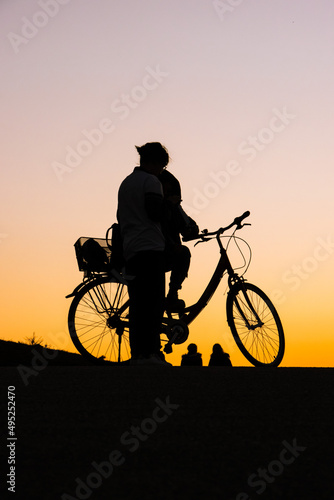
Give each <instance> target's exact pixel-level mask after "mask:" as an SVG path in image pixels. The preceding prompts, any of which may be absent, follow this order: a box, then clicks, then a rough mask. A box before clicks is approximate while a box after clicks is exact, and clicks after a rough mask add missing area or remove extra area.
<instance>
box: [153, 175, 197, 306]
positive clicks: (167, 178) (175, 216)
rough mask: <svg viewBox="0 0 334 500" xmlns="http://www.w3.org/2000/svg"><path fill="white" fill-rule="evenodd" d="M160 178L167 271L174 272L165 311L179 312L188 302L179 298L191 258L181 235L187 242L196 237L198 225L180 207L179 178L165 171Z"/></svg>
mask: <svg viewBox="0 0 334 500" xmlns="http://www.w3.org/2000/svg"><path fill="white" fill-rule="evenodd" d="M158 178H159V180H160V182H161V184H162V188H163V193H164V216H163V220H162V230H163V233H164V236H165V240H166V247H165V258H166V272H168V271H171V276H170V283H169V291H168V294H167V297H166V309H167V310H169V311H170V312H172V311H173V312H179V313H180V312H182V311H183V309H184V307H185V303H184V301H183V300H181V299H179V296H178V291H179V290H180V289H181V288H182V283H183V281H184V280H185V278H186V277H187V276H188V271H189V266H190V258H191V254H190V250H189V248H188V247H186V246H185V245H182V242H181V238H180V234H181V235H182V236H183V237H184V238H185V239H187V238H188V239H190V238H192V237H195V236H197V234H198V232H199V229H198V226H197V224H196V222H195V221H194V220H193V219H192V218H191V217H189V216H188V215H187V214H186V213H185V211H184V210H183V208H182V207H181V201H182V199H181V186H180V183H179V181H178V180H177V179H176V177H175V176H174V175H173V174H171V173H170V172H168V171H167V170H163V171H162V172H161V174H160V175H159V177H158Z"/></svg>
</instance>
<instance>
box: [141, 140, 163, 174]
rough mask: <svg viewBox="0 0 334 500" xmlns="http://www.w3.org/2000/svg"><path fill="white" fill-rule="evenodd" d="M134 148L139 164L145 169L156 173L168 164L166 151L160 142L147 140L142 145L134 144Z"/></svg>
mask: <svg viewBox="0 0 334 500" xmlns="http://www.w3.org/2000/svg"><path fill="white" fill-rule="evenodd" d="M136 149H137V151H138V154H139V157H140V166H141V167H142V168H144V169H145V170H147V171H149V172H152V173H155V174H156V175H157V174H159V173H160V172H162V170H163V169H164V168H166V166H167V165H168V162H169V154H168V151H167V149H166V148H165V147H164V146H163V145H162V144H160V142H147V143H146V144H144V145H143V146H136Z"/></svg>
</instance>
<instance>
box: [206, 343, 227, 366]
mask: <svg viewBox="0 0 334 500" xmlns="http://www.w3.org/2000/svg"><path fill="white" fill-rule="evenodd" d="M209 366H232V363H231V360H230V355H229V354H228V353H227V352H224V349H223V348H222V346H221V345H220V344H215V345H214V346H213V347H212V354H211V357H210V361H209Z"/></svg>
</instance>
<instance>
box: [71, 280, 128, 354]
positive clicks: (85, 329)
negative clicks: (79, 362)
mask: <svg viewBox="0 0 334 500" xmlns="http://www.w3.org/2000/svg"><path fill="white" fill-rule="evenodd" d="M68 327H69V332H70V335H71V339H72V341H73V343H74V345H75V347H76V348H77V350H78V351H79V352H80V353H81V354H82V355H83V356H85V357H86V358H88V359H89V360H90V361H93V362H101V361H109V362H114V363H124V362H126V361H128V360H129V359H130V357H131V354H130V342H129V296H128V289H127V286H126V285H125V284H123V283H118V282H116V281H115V280H114V281H111V279H110V278H108V277H99V278H96V279H94V280H92V281H90V282H88V283H87V285H85V286H83V287H82V288H81V289H80V290H79V292H78V293H77V294H76V295H75V297H74V299H73V301H72V304H71V306H70V310H69V313H68Z"/></svg>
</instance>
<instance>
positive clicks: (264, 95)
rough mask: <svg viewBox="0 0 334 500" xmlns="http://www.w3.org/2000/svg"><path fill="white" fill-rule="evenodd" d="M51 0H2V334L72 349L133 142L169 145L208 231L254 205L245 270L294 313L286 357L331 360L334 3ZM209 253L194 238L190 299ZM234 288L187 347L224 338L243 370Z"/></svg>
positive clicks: (302, 361) (208, 264) (206, 315)
mask: <svg viewBox="0 0 334 500" xmlns="http://www.w3.org/2000/svg"><path fill="white" fill-rule="evenodd" d="M227 3H229V2H228V0H227ZM46 4H47V2H43V1H41V2H35V1H33V0H29V1H26V0H25V1H23V0H20V1H17V2H15V4H13V3H12V2H2V3H1V6H0V11H1V16H0V23H1V24H2V33H3V37H2V51H1V67H2V78H1V83H0V86H1V95H2V97H3V110H2V113H1V120H2V131H3V132H2V135H1V138H0V141H1V151H2V168H1V203H2V217H1V223H0V254H1V261H2V280H1V281H2V286H1V297H0V298H1V304H2V305H1V337H2V338H4V339H8V340H9V339H11V340H22V339H24V338H25V337H30V336H32V334H33V332H36V335H37V336H41V337H43V339H44V341H45V342H46V343H48V344H51V345H52V346H54V347H58V348H66V349H71V350H74V347H73V346H72V345H71V342H70V340H69V337H68V332H67V325H66V321H67V311H68V307H69V301H68V300H66V299H65V298H64V297H65V295H66V294H68V293H69V292H71V291H72V289H73V288H74V287H75V286H76V285H77V284H78V283H79V282H80V280H81V279H82V276H81V274H80V273H79V271H78V269H77V264H76V260H75V254H74V248H73V244H74V242H75V240H76V239H77V238H78V237H79V236H96V237H103V236H104V234H105V231H106V229H107V227H109V226H110V225H111V224H112V223H113V222H114V221H115V213H116V197H117V190H118V186H119V184H120V182H121V181H122V179H123V178H124V177H125V176H126V175H128V173H129V172H130V171H131V170H132V168H133V167H134V166H135V164H136V162H137V155H136V151H135V148H134V145H136V144H137V145H140V144H143V143H145V142H148V141H155V140H157V141H160V142H162V143H163V144H165V145H166V146H167V148H168V150H169V152H170V155H171V157H172V162H171V164H170V166H169V168H170V170H171V171H172V172H173V173H174V174H175V175H177V177H178V178H179V179H180V181H181V184H182V191H183V200H184V202H183V203H184V207H185V208H186V210H187V211H188V212H189V214H190V215H192V216H193V217H194V218H195V219H196V221H197V222H198V224H199V226H200V227H201V229H203V228H206V227H207V228H208V229H210V230H214V229H216V228H218V227H220V226H222V225H226V224H228V223H229V222H230V221H231V220H232V219H233V218H234V217H235V216H236V215H240V214H241V213H243V212H244V211H245V210H250V212H251V217H250V219H249V221H250V222H251V223H252V226H251V227H248V228H246V229H245V230H244V232H243V234H242V235H241V234H240V236H243V237H245V239H246V240H247V241H248V242H249V244H250V245H251V247H252V251H253V256H252V262H251V266H250V269H249V271H248V273H247V277H248V279H249V281H250V282H253V283H255V284H256V285H258V286H259V287H260V288H263V289H264V291H265V292H266V293H267V294H268V295H269V296H270V297H271V298H272V299H273V301H274V302H275V304H276V306H277V309H278V311H279V313H280V316H281V318H282V321H283V325H284V328H285V333H286V338H287V348H286V356H285V358H284V360H283V363H282V366H334V362H333V356H332V352H333V348H334V341H333V335H332V324H333V307H332V296H333V292H332V287H331V281H330V277H331V276H332V275H333V267H334V266H333V262H334V258H333V257H334V255H333V254H334V244H333V242H334V235H333V224H332V215H333V208H334V207H333V205H334V203H333V194H332V191H333V187H332V186H333V182H332V181H333V169H332V164H333V148H332V136H333V118H332V109H333V104H334V103H333V99H334V97H333V91H332V89H333V77H334V75H333V70H332V65H331V61H332V54H333V48H334V35H333V29H332V21H331V20H332V16H333V13H334V12H333V11H334V5H333V3H332V2H331V1H330V0H320V1H319V0H318V1H316V0H310V1H308V2H307V3H306V2H304V1H302V0H296V1H294V2H290V1H288V0H280V1H275V2H274V1H267V0H259V1H257V2H253V1H249V2H239V5H238V6H236V5H235V4H234V6H232V3H231V5H230V7H231V8H230V9H228V12H226V13H224V12H223V11H222V10H219V9H218V7H217V2H202V1H199V0H198V1H197V0H195V1H193V0H191V1H190V0H185V1H183V2H178V1H177V0H171V1H168V2H167V1H165V0H162V1H160V2H156V1H153V0H144V1H143V2H140V3H139V2H136V1H135V0H128V1H126V2H109V1H107V0H101V1H100V2H98V4H94V3H93V2H90V1H88V0H82V1H81V2H80V3H76V2H71V1H69V2H67V3H62V4H58V3H57V2H56V0H54V2H53V3H52V2H50V3H49V4H48V5H49V6H48V7H46V6H45V5H46ZM51 4H52V5H53V10H52V7H51ZM43 6H44V7H43ZM210 245H211V246H209V245H206V246H205V247H204V245H203V246H202V247H196V249H192V247H190V248H191V249H192V254H193V261H192V267H191V273H190V276H189V280H188V282H187V283H186V284H185V285H184V289H183V291H182V296H183V298H184V299H185V300H186V302H187V303H188V304H189V303H191V302H192V301H193V300H195V299H196V298H197V297H198V296H199V294H200V292H201V288H202V287H203V286H204V284H205V282H206V280H207V279H208V277H209V276H210V273H211V272H212V268H213V266H214V261H215V259H216V258H217V254H216V251H215V248H214V244H210ZM225 288H226V284H225V282H224V283H223V284H222V285H221V287H220V289H219V290H218V292H217V296H215V297H214V298H213V300H212V302H210V304H209V305H208V307H207V309H206V310H205V312H203V315H202V316H201V317H200V318H199V319H198V320H196V322H194V323H193V325H192V327H191V336H190V338H189V340H191V341H194V342H196V343H197V344H198V348H199V351H200V352H202V354H203V359H204V363H205V364H207V362H208V360H209V354H210V351H211V347H212V345H213V344H214V343H215V342H220V343H221V344H222V345H223V347H224V348H225V349H226V350H227V351H228V352H230V354H231V358H232V361H233V363H234V364H236V365H246V364H247V362H246V360H245V359H244V358H243V357H242V355H241V354H239V353H238V351H237V349H236V348H235V346H234V344H233V339H232V336H231V334H230V332H229V331H228V328H227V323H226V317H225V296H224V295H223V294H224V291H225ZM186 347H187V343H186V344H183V345H181V346H178V347H177V348H176V349H175V352H174V354H173V355H171V356H170V360H171V361H172V362H173V363H175V364H178V363H179V362H180V359H181V354H183V353H184V352H186Z"/></svg>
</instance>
